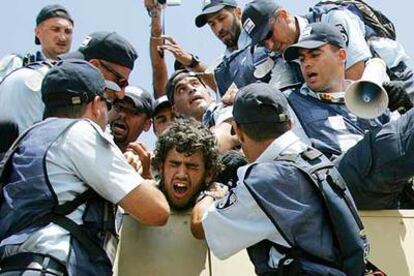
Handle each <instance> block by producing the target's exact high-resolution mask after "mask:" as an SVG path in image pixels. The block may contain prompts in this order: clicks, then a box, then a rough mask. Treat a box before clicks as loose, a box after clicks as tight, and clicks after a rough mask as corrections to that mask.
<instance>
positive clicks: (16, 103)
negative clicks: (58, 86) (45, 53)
mask: <svg viewBox="0 0 414 276" xmlns="http://www.w3.org/2000/svg"><path fill="white" fill-rule="evenodd" d="M50 68H51V65H50V64H49V63H47V62H42V63H33V64H32V65H29V66H27V67H23V68H20V69H18V70H16V71H14V72H13V73H11V74H10V75H8V76H7V77H6V78H5V79H4V80H3V81H2V82H1V83H0V118H2V120H8V121H11V122H14V123H16V124H17V125H18V127H19V133H22V132H23V131H24V130H26V129H27V128H29V127H30V126H31V125H33V123H35V122H37V121H41V120H42V119H43V112H44V109H45V106H44V104H43V101H42V93H41V91H40V89H41V86H42V80H43V78H44V76H45V75H46V73H47V72H48V71H49V69H50Z"/></svg>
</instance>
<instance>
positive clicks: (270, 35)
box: [260, 30, 273, 46]
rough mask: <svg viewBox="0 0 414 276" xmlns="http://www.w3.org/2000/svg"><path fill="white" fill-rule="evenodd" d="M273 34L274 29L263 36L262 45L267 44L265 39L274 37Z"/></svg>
mask: <svg viewBox="0 0 414 276" xmlns="http://www.w3.org/2000/svg"><path fill="white" fill-rule="evenodd" d="M272 36H273V31H272V30H269V31H268V32H267V34H266V36H265V37H264V38H263V40H262V41H260V46H263V45H264V44H265V41H266V40H268V39H270V38H272Z"/></svg>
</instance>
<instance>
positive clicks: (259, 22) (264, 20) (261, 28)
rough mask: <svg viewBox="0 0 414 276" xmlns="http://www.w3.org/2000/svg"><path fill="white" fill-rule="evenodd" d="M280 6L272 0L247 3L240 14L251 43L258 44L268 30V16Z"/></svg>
mask: <svg viewBox="0 0 414 276" xmlns="http://www.w3.org/2000/svg"><path fill="white" fill-rule="evenodd" d="M280 7H281V6H280V5H278V4H277V2H276V1H274V0H254V1H252V2H250V3H248V4H247V5H246V7H245V9H244V11H243V14H242V25H243V29H244V30H245V32H246V33H247V34H248V35H249V36H250V37H251V39H252V45H256V44H260V43H261V42H262V40H263V39H265V38H266V36H267V34H268V33H269V31H270V26H269V22H270V18H272V16H273V14H274V13H275V11H276V10H278V9H279V8H280Z"/></svg>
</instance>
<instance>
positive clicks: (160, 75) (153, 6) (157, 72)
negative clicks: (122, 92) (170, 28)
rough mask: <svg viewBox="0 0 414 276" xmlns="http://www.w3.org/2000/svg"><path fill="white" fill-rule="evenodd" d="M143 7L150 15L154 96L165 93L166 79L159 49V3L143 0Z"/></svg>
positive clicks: (160, 39) (161, 41)
mask: <svg viewBox="0 0 414 276" xmlns="http://www.w3.org/2000/svg"><path fill="white" fill-rule="evenodd" d="M145 7H146V8H147V10H148V11H149V14H150V16H151V36H150V57H151V66H152V87H153V90H154V98H159V97H161V96H163V95H165V91H164V89H165V84H166V83H167V80H168V70H167V64H166V62H165V59H164V52H163V51H161V50H160V46H162V45H163V38H162V25H161V12H162V9H161V5H159V4H158V3H157V2H156V1H154V0H145Z"/></svg>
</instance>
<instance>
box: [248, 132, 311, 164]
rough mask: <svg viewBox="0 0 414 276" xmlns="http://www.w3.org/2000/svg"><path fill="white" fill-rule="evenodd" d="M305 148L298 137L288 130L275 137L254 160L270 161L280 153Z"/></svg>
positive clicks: (299, 150)
mask: <svg viewBox="0 0 414 276" xmlns="http://www.w3.org/2000/svg"><path fill="white" fill-rule="evenodd" d="M306 148H307V146H306V145H305V144H304V143H302V142H301V141H300V139H299V137H297V136H296V134H295V133H293V131H291V130H289V131H288V132H286V133H284V134H283V135H282V136H280V137H279V138H277V139H275V140H274V141H273V142H272V143H271V144H270V145H269V146H268V147H267V148H266V150H265V151H264V152H263V153H262V154H261V155H260V156H259V158H257V160H256V161H255V162H259V163H260V162H267V161H272V160H274V159H275V158H276V157H278V156H279V155H280V154H282V153H298V152H301V151H303V150H305V149H306Z"/></svg>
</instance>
